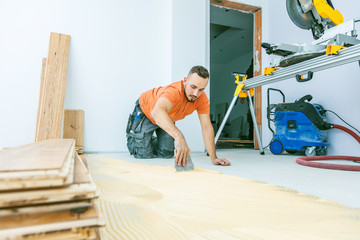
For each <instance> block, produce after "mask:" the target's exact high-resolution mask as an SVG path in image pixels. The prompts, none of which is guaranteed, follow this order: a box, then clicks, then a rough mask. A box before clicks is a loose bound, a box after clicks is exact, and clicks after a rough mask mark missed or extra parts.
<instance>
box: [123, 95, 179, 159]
mask: <svg viewBox="0 0 360 240" xmlns="http://www.w3.org/2000/svg"><path fill="white" fill-rule="evenodd" d="M154 133H155V134H156V136H154ZM126 138H127V147H128V150H129V152H130V154H131V155H134V157H135V158H172V157H173V156H174V138H172V137H171V136H170V135H169V134H168V133H167V132H165V131H164V130H163V129H161V128H160V127H159V126H157V125H155V124H153V123H152V122H151V121H150V120H149V119H148V118H147V117H146V116H145V114H144V113H143V111H142V110H141V108H140V105H139V100H137V101H136V103H135V108H134V111H133V112H132V114H130V116H129V120H128V124H127V127H126Z"/></svg>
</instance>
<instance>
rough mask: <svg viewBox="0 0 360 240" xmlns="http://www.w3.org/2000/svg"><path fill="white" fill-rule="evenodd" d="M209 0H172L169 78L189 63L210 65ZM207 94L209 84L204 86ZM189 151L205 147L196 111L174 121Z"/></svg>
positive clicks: (177, 75)
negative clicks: (170, 71) (170, 73)
mask: <svg viewBox="0 0 360 240" xmlns="http://www.w3.org/2000/svg"><path fill="white" fill-rule="evenodd" d="M208 11H209V3H208V0H197V1H193V0H173V6H172V17H173V19H172V21H173V25H172V29H173V32H172V38H173V42H172V44H173V45H172V69H173V72H172V81H179V80H182V79H184V77H186V75H187V73H188V72H189V70H190V69H191V67H192V66H195V65H202V66H205V67H207V68H208V67H209V59H208V56H207V54H208V49H209V34H210V33H209V16H208ZM205 92H206V94H208V97H209V87H207V89H206V91H205ZM176 126H177V127H178V128H179V129H180V131H182V133H183V134H184V136H185V139H186V141H187V143H188V145H189V147H190V149H191V150H192V151H204V149H205V147H204V143H203V138H202V135H201V126H200V122H199V120H198V116H197V113H196V111H195V112H194V113H193V114H192V115H190V116H187V117H186V118H185V119H183V120H181V121H178V122H176Z"/></svg>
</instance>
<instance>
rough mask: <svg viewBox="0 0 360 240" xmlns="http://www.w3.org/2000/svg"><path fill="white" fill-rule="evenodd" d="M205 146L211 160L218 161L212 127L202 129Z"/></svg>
mask: <svg viewBox="0 0 360 240" xmlns="http://www.w3.org/2000/svg"><path fill="white" fill-rule="evenodd" d="M202 134H203V138H204V144H205V147H206V150H207V152H208V154H209V157H210V158H211V160H214V159H216V150H215V142H214V128H213V127H212V126H211V125H210V126H207V127H206V128H204V129H202Z"/></svg>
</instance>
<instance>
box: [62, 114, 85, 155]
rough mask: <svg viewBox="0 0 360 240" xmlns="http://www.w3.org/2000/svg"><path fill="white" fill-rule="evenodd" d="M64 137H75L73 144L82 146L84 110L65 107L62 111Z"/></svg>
mask: <svg viewBox="0 0 360 240" xmlns="http://www.w3.org/2000/svg"><path fill="white" fill-rule="evenodd" d="M63 138H64V139H69V138H70V139H75V146H76V147H78V148H82V147H84V146H83V144H84V143H83V138H84V111H83V110H72V109H65V111H64V127H63Z"/></svg>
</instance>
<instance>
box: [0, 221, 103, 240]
mask: <svg viewBox="0 0 360 240" xmlns="http://www.w3.org/2000/svg"><path fill="white" fill-rule="evenodd" d="M103 226H104V222H103V221H102V220H100V219H98V218H90V219H84V220H75V221H67V222H57V223H50V224H42V225H35V226H27V227H18V228H9V229H3V230H0V239H9V240H12V239H16V240H19V239H32V240H33V239H47V240H49V239H56V240H59V239H64V240H71V239H78V238H66V237H67V236H69V235H70V234H69V231H74V230H75V231H76V230H78V229H79V231H81V230H82V231H84V230H85V229H94V230H95V231H96V229H97V228H99V227H103ZM63 233H68V234H63ZM90 233H91V235H90V238H89V239H99V238H97V235H96V232H95V236H94V234H93V232H90ZM53 234H54V235H53ZM58 234H59V235H58ZM77 234H79V233H77ZM80 234H81V233H80ZM49 235H50V236H51V237H53V238H50V237H49ZM52 235H53V236H52ZM38 236H41V237H42V238H38ZM71 237H73V236H72V234H71ZM80 239H87V238H80Z"/></svg>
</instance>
